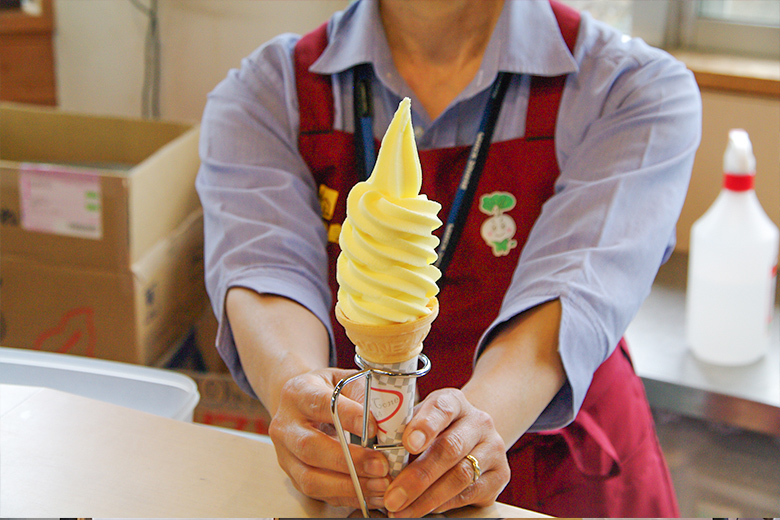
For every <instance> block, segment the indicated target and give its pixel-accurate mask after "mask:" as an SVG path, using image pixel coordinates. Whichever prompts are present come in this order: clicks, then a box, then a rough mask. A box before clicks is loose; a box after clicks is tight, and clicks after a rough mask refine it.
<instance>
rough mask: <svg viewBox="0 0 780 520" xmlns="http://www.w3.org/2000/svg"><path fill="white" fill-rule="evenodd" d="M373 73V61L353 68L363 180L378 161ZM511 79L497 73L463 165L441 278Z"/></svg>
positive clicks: (440, 258) (443, 250)
mask: <svg viewBox="0 0 780 520" xmlns="http://www.w3.org/2000/svg"><path fill="white" fill-rule="evenodd" d="M371 74H372V70H371V65H369V64H367V63H364V64H361V65H358V66H357V67H356V69H355V72H354V78H355V79H354V87H355V90H354V97H355V100H354V112H355V149H356V155H357V169H358V175H359V177H360V179H361V180H365V179H367V178H368V176H369V175H370V173H371V171H372V170H373V169H374V163H375V162H376V152H375V150H374V134H373V130H372V124H373V111H372V104H371ZM509 80H510V74H509V73H508V72H499V73H498V77H497V78H496V80H495V81H494V82H493V86H492V87H491V90H490V98H489V99H488V102H487V105H486V106H485V112H484V113H483V114H482V120H481V121H480V123H479V129H478V130H477V136H476V139H475V141H474V144H473V145H472V146H471V151H470V152H469V158H468V161H467V162H466V167H465V168H464V169H463V175H462V176H461V179H460V183H459V184H458V191H457V192H456V193H455V198H454V199H453V201H452V207H451V208H450V213H449V215H448V216H447V222H446V223H445V225H444V234H443V236H442V239H441V243H440V244H439V248H438V250H437V253H438V258H437V259H436V262H435V263H434V265H435V266H436V267H438V268H439V270H440V271H441V273H442V278H444V273H445V271H446V270H447V267H448V266H449V264H450V261H451V260H452V255H453V254H454V253H455V248H456V246H457V244H458V241H459V240H460V237H461V234H462V233H463V227H464V226H465V224H466V218H467V217H468V214H469V211H470V209H471V204H472V202H473V200H474V194H475V193H476V191H477V184H479V178H480V176H481V175H482V170H484V168H485V161H486V160H487V156H488V151H489V150H490V142H491V140H492V139H493V130H495V128H496V122H497V121H498V115H499V113H500V112H501V104H502V102H503V100H504V94H506V89H507V86H508V85H509Z"/></svg>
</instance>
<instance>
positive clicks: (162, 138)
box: [0, 103, 192, 167]
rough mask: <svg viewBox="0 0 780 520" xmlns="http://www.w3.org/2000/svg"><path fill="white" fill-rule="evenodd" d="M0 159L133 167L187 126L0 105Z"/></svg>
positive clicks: (186, 129) (187, 127)
mask: <svg viewBox="0 0 780 520" xmlns="http://www.w3.org/2000/svg"><path fill="white" fill-rule="evenodd" d="M0 114H2V117H0V142H2V143H3V146H2V148H0V160H3V161H12V162H42V163H64V164H76V165H81V164H84V162H85V161H86V162H90V163H106V164H116V163H119V164H125V165H127V166H128V167H131V166H134V165H137V164H139V163H141V162H142V161H144V160H145V159H146V158H147V157H149V156H150V155H152V154H153V153H154V152H155V151H157V150H158V149H159V148H161V147H163V146H165V144H167V143H169V142H170V141H173V140H174V139H176V138H177V137H179V136H180V135H182V134H184V133H186V132H187V131H189V130H190V129H191V128H192V125H189V124H184V123H167V122H165V123H162V122H158V121H146V120H140V119H130V118H120V117H98V116H91V115H85V114H76V113H70V112H63V111H59V110H56V109H52V108H44V107H31V106H26V105H18V104H13V103H1V104H0Z"/></svg>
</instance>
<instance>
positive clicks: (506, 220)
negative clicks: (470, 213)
mask: <svg viewBox="0 0 780 520" xmlns="http://www.w3.org/2000/svg"><path fill="white" fill-rule="evenodd" d="M515 204H517V199H515V196H514V195H512V194H511V193H507V192H505V191H494V192H493V193H488V194H486V195H482V196H481V197H480V198H479V210H480V211H481V212H482V213H484V214H486V215H490V218H488V219H486V220H485V221H484V222H483V223H482V226H481V227H480V230H479V231H480V235H482V238H483V239H484V240H485V243H487V245H488V246H490V247H491V249H493V255H495V256H506V255H508V254H509V252H510V251H511V250H512V249H514V248H515V247H517V240H515V239H513V238H512V237H514V236H515V232H516V231H517V225H516V224H515V221H514V220H512V217H510V216H509V215H507V214H506V213H507V212H508V211H510V210H511V209H512V208H514V207H515Z"/></svg>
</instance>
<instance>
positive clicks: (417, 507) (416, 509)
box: [394, 450, 509, 517]
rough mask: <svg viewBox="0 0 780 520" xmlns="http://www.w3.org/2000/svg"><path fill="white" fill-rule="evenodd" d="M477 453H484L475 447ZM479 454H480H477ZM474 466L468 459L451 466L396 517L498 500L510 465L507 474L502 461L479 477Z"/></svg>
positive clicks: (486, 456) (480, 504)
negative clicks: (476, 475)
mask: <svg viewBox="0 0 780 520" xmlns="http://www.w3.org/2000/svg"><path fill="white" fill-rule="evenodd" d="M473 453H480V452H479V451H478V450H475V451H474V452H473ZM475 456H476V455H475ZM481 458H482V459H479V458H478V460H480V465H483V462H482V460H490V459H491V457H490V455H489V454H488V453H485V454H484V455H481ZM474 478H475V472H474V466H473V465H472V463H471V461H469V460H468V459H465V458H464V459H463V460H462V461H461V462H459V463H458V464H456V465H455V466H453V467H452V468H450V470H449V471H447V472H446V473H445V474H444V475H443V476H442V477H441V478H440V479H438V480H437V481H436V482H435V483H434V484H433V485H432V486H431V487H430V488H429V489H428V490H426V492H425V493H423V494H422V495H421V496H420V497H419V498H418V499H417V500H415V501H414V502H413V503H411V504H410V505H409V506H408V507H406V508H404V509H402V510H400V511H396V512H395V513H394V516H396V517H417V516H424V515H427V514H429V513H431V512H435V513H441V512H444V511H448V510H450V509H455V508H458V507H463V506H466V505H471V504H473V505H478V506H486V505H489V504H491V503H492V502H494V501H495V499H496V498H497V497H498V495H499V493H500V492H501V491H502V490H503V488H504V486H506V483H507V482H508V479H509V474H508V468H507V471H506V474H505V473H504V470H503V468H502V467H501V465H498V466H495V467H494V466H491V468H490V469H488V470H484V472H482V473H480V475H479V477H478V479H477V480H476V481H475V480H474Z"/></svg>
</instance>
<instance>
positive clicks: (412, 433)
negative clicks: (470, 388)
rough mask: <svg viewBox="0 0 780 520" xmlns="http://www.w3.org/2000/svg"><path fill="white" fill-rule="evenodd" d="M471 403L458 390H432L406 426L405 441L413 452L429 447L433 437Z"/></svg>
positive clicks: (405, 444) (406, 445)
mask: <svg viewBox="0 0 780 520" xmlns="http://www.w3.org/2000/svg"><path fill="white" fill-rule="evenodd" d="M469 406H470V405H469V404H468V402H466V400H465V397H463V396H462V394H461V393H460V392H458V391H456V390H453V389H446V388H445V389H443V390H437V391H436V392H432V393H431V394H430V395H429V396H428V397H427V398H426V399H425V400H424V401H423V402H422V403H420V404H419V405H418V406H417V408H416V409H415V412H414V416H413V417H412V419H411V420H410V421H409V424H408V425H407V426H406V429H405V430H404V435H403V443H404V446H405V447H406V449H407V450H408V451H409V452H410V453H413V454H417V453H421V452H422V451H424V450H425V449H427V448H428V447H429V446H430V444H431V442H432V441H433V439H435V438H436V437H437V436H438V435H439V434H440V433H441V432H443V431H444V430H445V429H446V428H447V427H449V425H450V424H452V423H453V422H454V421H455V420H456V419H457V418H458V417H460V416H462V415H463V414H464V408H466V407H469Z"/></svg>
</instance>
